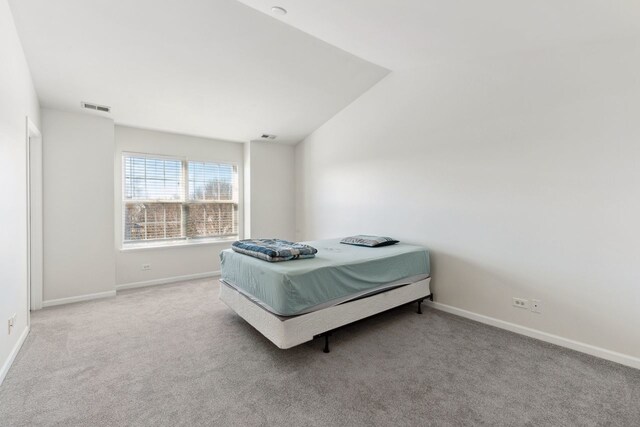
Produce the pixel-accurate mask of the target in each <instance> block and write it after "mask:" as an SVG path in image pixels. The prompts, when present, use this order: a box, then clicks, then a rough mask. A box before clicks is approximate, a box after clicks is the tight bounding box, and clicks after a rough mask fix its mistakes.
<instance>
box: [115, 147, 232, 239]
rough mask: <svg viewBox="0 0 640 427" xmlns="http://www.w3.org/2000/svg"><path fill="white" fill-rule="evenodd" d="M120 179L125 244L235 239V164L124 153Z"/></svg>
mask: <svg viewBox="0 0 640 427" xmlns="http://www.w3.org/2000/svg"><path fill="white" fill-rule="evenodd" d="M122 179H123V193H122V195H123V244H124V245H127V244H132V243H134V244H140V243H143V244H144V243H148V242H155V241H168V242H170V241H179V240H190V239H203V238H204V239H207V238H208V239H216V238H225V237H232V236H237V235H238V170H237V166H235V165H233V164H229V163H214V162H198V161H188V160H185V159H177V158H165V157H161V156H152V155H145V154H130V153H125V154H123V173H122ZM185 183H186V185H185Z"/></svg>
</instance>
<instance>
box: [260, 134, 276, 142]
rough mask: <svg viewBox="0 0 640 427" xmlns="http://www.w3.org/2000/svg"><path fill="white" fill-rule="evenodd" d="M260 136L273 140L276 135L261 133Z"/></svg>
mask: <svg viewBox="0 0 640 427" xmlns="http://www.w3.org/2000/svg"><path fill="white" fill-rule="evenodd" d="M260 138H262V139H268V140H270V141H273V140H274V139H276V138H277V136H275V135H269V134H268V133H263V134H262V136H260Z"/></svg>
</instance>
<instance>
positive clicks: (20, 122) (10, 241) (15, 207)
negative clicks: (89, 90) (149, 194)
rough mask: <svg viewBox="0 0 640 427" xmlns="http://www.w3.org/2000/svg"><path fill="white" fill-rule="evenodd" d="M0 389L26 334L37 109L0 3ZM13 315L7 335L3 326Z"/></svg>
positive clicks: (11, 24)
mask: <svg viewBox="0 0 640 427" xmlns="http://www.w3.org/2000/svg"><path fill="white" fill-rule="evenodd" d="M0 63H1V64H2V66H0V93H1V94H2V96H0V182H2V185H0V200H2V204H1V205H0V224H2V227H0V325H2V327H1V328H0V383H2V381H3V380H4V377H5V375H6V373H7V371H8V369H9V366H10V364H11V360H12V358H13V357H15V354H16V353H17V351H18V349H19V347H20V345H21V343H22V339H23V338H24V337H25V336H26V335H25V334H26V332H27V313H28V308H27V205H26V200H27V185H26V173H27V172H26V164H27V157H26V156H27V151H26V117H27V116H29V117H30V118H31V120H32V121H33V122H34V123H35V124H36V125H38V126H39V125H40V113H39V111H40V107H39V105H38V97H37V95H36V91H35V89H34V87H33V83H32V80H31V74H30V72H29V67H28V65H27V61H26V60H25V57H24V53H23V51H22V45H21V44H20V40H19V39H18V34H17V32H16V28H15V25H14V22H13V17H12V15H11V11H10V10H9V5H8V3H7V2H6V1H5V0H0ZM14 314H15V315H16V322H15V326H14V327H13V330H12V332H11V334H10V335H9V334H8V330H7V321H8V319H9V318H10V317H12V316H13V315H14Z"/></svg>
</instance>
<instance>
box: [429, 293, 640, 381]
mask: <svg viewBox="0 0 640 427" xmlns="http://www.w3.org/2000/svg"><path fill="white" fill-rule="evenodd" d="M425 304H426V305H429V306H431V307H433V308H435V309H438V310H442V311H446V312H447V313H451V314H455V315H458V316H461V317H465V318H467V319H471V320H475V321H477V322H480V323H485V324H487V325H491V326H495V327H497V328H500V329H506V330H507V331H511V332H515V333H517V334H521V335H525V336H527V337H530V338H535V339H539V340H541V341H545V342H548V343H551V344H555V345H559V346H561V347H566V348H570V349H572V350H575V351H579V352H581V353H586V354H590V355H591V356H596V357H599V358H601V359H606V360H610V361H612V362H616V363H620V364H621V365H625V366H630V367H632V368H636V369H640V358H637V357H634V356H630V355H628V354H622V353H617V352H615V351H611V350H607V349H604V348H601V347H596V346H594V345H591V344H585V343H582V342H579V341H574V340H571V339H568V338H563V337H560V336H558V335H553V334H549V333H547V332H542V331H539V330H537V329H532V328H527V327H526V326H521V325H517V324H515V323H511V322H506V321H504V320H500V319H496V318H494V317H489V316H485V315H482V314H478V313H474V312H471V311H467V310H463V309H461V308H457V307H453V306H450V305H447V304H442V303H439V302H430V301H425Z"/></svg>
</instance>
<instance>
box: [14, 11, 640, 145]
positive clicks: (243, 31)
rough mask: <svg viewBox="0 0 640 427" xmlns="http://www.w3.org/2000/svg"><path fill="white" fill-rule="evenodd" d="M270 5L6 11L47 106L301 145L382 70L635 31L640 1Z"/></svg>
mask: <svg viewBox="0 0 640 427" xmlns="http://www.w3.org/2000/svg"><path fill="white" fill-rule="evenodd" d="M275 1H277V3H276V5H278V6H282V7H284V8H286V9H287V10H288V14H286V15H283V16H276V15H274V14H273V13H272V12H271V7H272V6H274V0H240V1H236V0H135V1H131V0H109V1H103V0H55V1H52V0H10V4H11V7H12V11H13V14H14V18H15V21H16V26H17V28H18V32H19V35H20V38H21V40H22V43H23V46H24V50H25V53H26V56H27V60H28V62H29V65H30V68H31V71H32V74H33V79H34V82H35V85H36V89H37V91H38V94H39V97H40V100H41V104H42V105H43V106H44V107H51V108H57V109H62V110H68V111H82V110H81V109H80V102H81V101H88V102H94V103H98V104H104V105H108V106H111V107H112V108H113V111H112V113H111V117H113V118H114V120H115V121H116V123H120V124H126V125H131V126H137V127H143V128H150V129H157V130H165V131H171V132H178V133H185V134H192V135H200V136H206V137H213V138H220V139H229V140H235V141H248V140H252V139H257V138H258V137H259V135H260V134H262V133H271V134H276V135H278V140H277V141H282V142H286V143H295V142H297V141H300V140H301V139H303V138H304V137H305V136H306V135H308V134H309V133H311V132H313V131H314V130H315V129H317V128H318V127H319V126H320V125H322V124H323V123H324V122H326V121H327V120H328V119H329V118H331V117H332V116H333V115H335V114H336V113H337V112H338V111H340V110H341V109H342V108H344V107H345V106H346V105H348V104H349V103H350V102H352V101H353V100H355V99H356V98H357V97H359V96H360V95H361V94H362V93H364V92H365V91H367V90H368V89H369V88H370V87H371V86H372V85H374V84H375V83H377V82H378V81H379V80H380V79H382V78H383V77H384V76H385V75H386V74H387V73H388V72H389V70H391V71H393V70H399V69H404V68H412V67H423V66H429V64H431V63H434V62H438V61H451V60H467V59H472V58H478V57H488V56H495V55H503V54H509V53H511V52H518V51H527V50H538V49H548V48H555V47H558V46H560V47H566V46H570V45H573V44H579V43H591V42H597V41H602V40H612V39H619V38H630V37H639V36H640V2H639V1H637V0H536V1H531V0H482V1H478V0H394V1H391V0H322V1H320V0H305V1H300V0H275ZM96 114H99V113H96Z"/></svg>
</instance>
